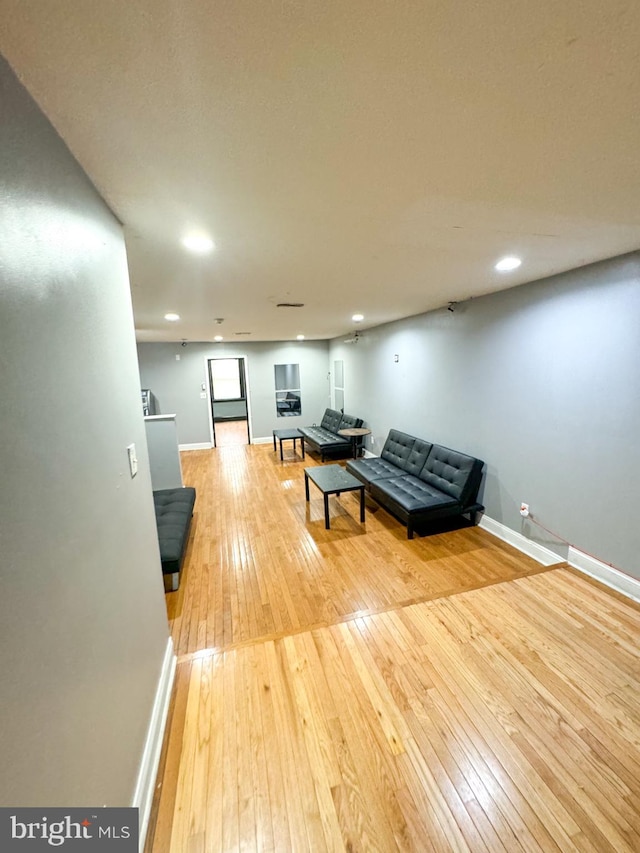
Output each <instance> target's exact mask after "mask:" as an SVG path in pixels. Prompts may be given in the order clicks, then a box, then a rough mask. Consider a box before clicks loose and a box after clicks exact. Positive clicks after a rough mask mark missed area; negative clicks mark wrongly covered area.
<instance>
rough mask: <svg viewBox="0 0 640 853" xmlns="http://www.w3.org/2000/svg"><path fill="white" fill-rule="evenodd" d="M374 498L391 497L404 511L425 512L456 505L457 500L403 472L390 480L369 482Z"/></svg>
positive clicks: (383, 501) (383, 498) (384, 501)
mask: <svg viewBox="0 0 640 853" xmlns="http://www.w3.org/2000/svg"><path fill="white" fill-rule="evenodd" d="M371 494H372V495H373V497H374V498H376V499H380V501H381V503H386V502H387V500H385V499H391V501H393V502H394V503H395V504H397V505H398V507H401V508H402V509H403V510H404V511H405V512H408V513H411V512H427V511H429V510H435V509H448V508H449V507H451V508H453V507H455V506H457V505H458V501H457V500H455V498H452V497H450V496H449V495H446V494H444V492H441V491H440V490H439V489H435V488H433V487H432V486H429V485H428V483H425V482H424V480H421V479H420V478H419V477H412V476H411V475H409V474H405V475H404V476H403V477H394V478H393V479H390V480H376V481H374V482H373V483H372V484H371Z"/></svg>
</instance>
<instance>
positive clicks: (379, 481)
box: [347, 429, 484, 539]
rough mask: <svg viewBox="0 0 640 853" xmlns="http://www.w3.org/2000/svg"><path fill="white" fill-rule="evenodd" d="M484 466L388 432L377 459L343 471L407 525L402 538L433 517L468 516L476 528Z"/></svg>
mask: <svg viewBox="0 0 640 853" xmlns="http://www.w3.org/2000/svg"><path fill="white" fill-rule="evenodd" d="M483 465H484V463H483V462H482V460H480V459H476V458H475V457H473V456H467V455H466V454H465V453H459V452H458V451H457V450H450V449H449V448H448V447H442V446H441V445H439V444H430V443H429V442H428V441H423V440H422V439H420V438H415V437H414V436H412V435H407V434H406V433H404V432H400V431H399V430H396V429H392V430H390V431H389V435H388V436H387V440H386V441H385V443H384V447H383V448H382V453H381V454H380V456H379V457H377V458H374V459H353V460H350V461H349V462H347V471H349V473H351V474H353V476H354V477H357V478H358V479H359V480H360V481H361V482H362V483H364V484H365V486H366V487H367V491H368V492H369V494H370V495H371V497H372V498H374V500H376V501H377V502H378V503H379V504H381V505H382V506H383V507H385V508H386V509H388V510H389V511H390V512H391V513H392V514H393V515H395V516H396V518H399V519H400V520H401V521H403V522H404V523H405V524H406V525H407V537H408V538H409V539H413V532H414V529H415V527H416V525H419V524H422V523H423V522H426V521H430V520H432V519H438V518H445V517H447V516H452V515H469V517H470V520H471V522H472V524H475V522H476V516H477V513H478V512H481V511H482V510H483V509H484V507H483V506H482V504H479V503H478V502H477V500H478V490H479V488H480V481H481V479H482V467H483Z"/></svg>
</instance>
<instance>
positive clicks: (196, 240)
mask: <svg viewBox="0 0 640 853" xmlns="http://www.w3.org/2000/svg"><path fill="white" fill-rule="evenodd" d="M182 245H183V246H184V247H185V249H188V250H189V251H190V252H195V253H196V254H197V255H206V254H207V252H211V251H212V250H213V249H215V246H214V243H213V240H212V239H211V237H207V235H206V234H187V236H186V237H184V238H183V240H182Z"/></svg>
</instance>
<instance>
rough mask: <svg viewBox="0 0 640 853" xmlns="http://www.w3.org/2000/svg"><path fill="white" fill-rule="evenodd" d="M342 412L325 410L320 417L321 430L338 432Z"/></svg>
mask: <svg viewBox="0 0 640 853" xmlns="http://www.w3.org/2000/svg"><path fill="white" fill-rule="evenodd" d="M342 417H343V415H342V412H336V410H335V409H326V410H325V413H324V415H323V416H322V422H321V424H320V426H321V427H322V429H328V430H329V432H336V433H337V432H338V430H339V429H340V428H341V427H340V421H341V420H342Z"/></svg>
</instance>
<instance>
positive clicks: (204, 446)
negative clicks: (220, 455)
mask: <svg viewBox="0 0 640 853" xmlns="http://www.w3.org/2000/svg"><path fill="white" fill-rule="evenodd" d="M212 447H213V445H212V444H211V442H210V441H199V442H196V443H195V444H179V445H178V450H211V448H212Z"/></svg>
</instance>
